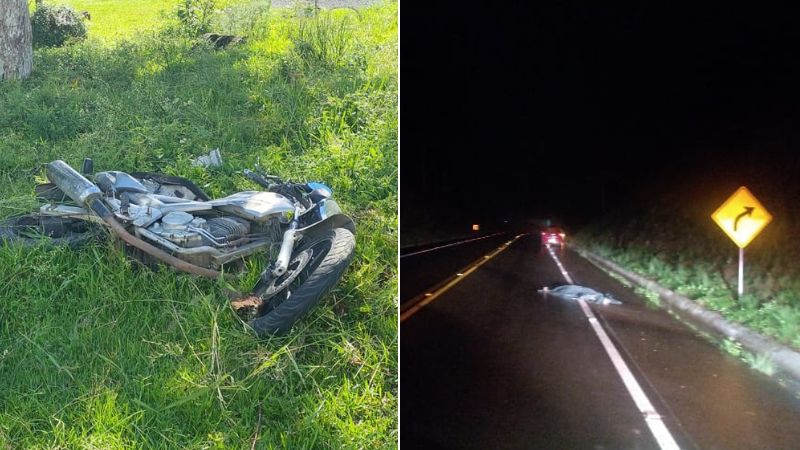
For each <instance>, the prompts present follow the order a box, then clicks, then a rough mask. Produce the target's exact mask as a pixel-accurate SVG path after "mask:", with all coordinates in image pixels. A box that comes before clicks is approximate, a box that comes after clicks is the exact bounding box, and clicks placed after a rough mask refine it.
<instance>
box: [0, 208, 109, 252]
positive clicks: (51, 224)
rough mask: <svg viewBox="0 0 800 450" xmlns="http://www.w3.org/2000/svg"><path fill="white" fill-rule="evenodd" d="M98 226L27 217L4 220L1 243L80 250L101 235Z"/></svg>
mask: <svg viewBox="0 0 800 450" xmlns="http://www.w3.org/2000/svg"><path fill="white" fill-rule="evenodd" d="M97 231H98V230H97V226H95V225H93V224H90V223H88V222H86V221H85V220H80V219H70V218H64V217H55V216H44V215H41V214H24V215H21V216H14V217H9V218H7V219H4V220H0V243H2V242H6V243H7V244H9V245H24V246H29V247H32V246H36V245H41V244H43V243H44V244H49V245H55V246H67V247H69V248H73V249H75V248H79V247H81V246H83V245H85V244H87V243H89V242H90V241H92V240H93V239H94V238H96V237H97V236H98V235H99V233H98V232H97Z"/></svg>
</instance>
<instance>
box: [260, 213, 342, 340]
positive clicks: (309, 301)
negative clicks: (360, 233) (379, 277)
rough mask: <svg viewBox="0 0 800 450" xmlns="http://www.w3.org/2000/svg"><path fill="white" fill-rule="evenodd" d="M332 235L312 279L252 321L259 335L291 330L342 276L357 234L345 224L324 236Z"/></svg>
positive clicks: (276, 333)
mask: <svg viewBox="0 0 800 450" xmlns="http://www.w3.org/2000/svg"><path fill="white" fill-rule="evenodd" d="M331 235H332V237H331V248H330V250H329V251H328V254H327V255H325V257H324V258H323V260H322V262H321V263H320V265H319V266H318V267H317V269H316V270H315V271H314V272H313V273H311V274H310V275H309V277H308V279H306V281H305V282H304V283H303V284H302V285H300V287H298V288H297V290H296V291H294V292H292V295H291V296H290V297H289V298H288V299H287V300H286V301H284V302H283V303H281V304H280V305H278V306H277V307H276V308H275V309H274V310H272V311H270V312H269V313H268V314H266V315H263V316H261V317H258V318H256V319H254V320H253V321H252V322H251V323H250V326H252V327H253V329H254V330H255V331H256V332H257V333H258V334H259V335H261V336H267V335H281V334H284V333H286V332H288V331H289V330H290V329H291V327H292V325H293V324H294V323H295V322H296V321H297V320H298V319H299V318H300V317H302V316H303V315H305V314H306V313H307V312H308V311H310V310H311V308H313V307H314V306H315V305H316V304H317V303H318V302H319V300H320V299H321V298H322V297H324V296H325V294H327V293H328V291H329V290H330V289H331V288H332V287H333V286H334V285H335V284H336V283H337V282H338V281H339V279H340V278H341V277H342V275H343V274H344V271H345V269H347V266H349V265H350V262H351V260H352V258H353V253H354V250H355V245H356V241H355V236H353V233H351V232H350V231H349V230H347V229H344V228H335V229H333V230H329V231H326V232H325V233H323V234H322V235H320V236H321V238H325V237H327V236H331ZM317 239H320V237H317Z"/></svg>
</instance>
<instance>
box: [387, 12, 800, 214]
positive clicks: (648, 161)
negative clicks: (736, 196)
mask: <svg viewBox="0 0 800 450" xmlns="http://www.w3.org/2000/svg"><path fill="white" fill-rule="evenodd" d="M600 3H603V2H585V3H578V2H566V1H558V2H552V1H551V2H530V4H529V3H528V2H518V3H510V2H498V3H492V2H487V3H481V4H480V6H478V7H476V6H470V5H468V4H466V3H448V4H439V5H438V6H432V3H431V2H413V3H412V2H404V3H403V4H402V9H401V153H400V158H401V220H403V216H409V217H410V215H411V214H413V213H415V212H419V211H423V210H424V211H435V209H433V208H435V207H436V206H437V205H440V206H441V205H447V207H448V209H447V211H448V214H453V215H463V216H464V217H468V216H474V214H475V211H476V210H479V211H481V212H482V213H484V214H493V215H497V214H503V215H509V216H513V217H514V218H525V217H541V216H547V215H552V216H556V217H561V218H562V219H563V221H564V222H571V223H575V224H581V223H584V222H586V221H587V220H591V219H592V218H595V217H597V216H598V215H602V214H605V213H607V212H608V211H609V210H611V209H613V206H614V205H619V204H629V205H630V204H646V203H647V202H648V201H651V200H652V201H655V199H656V198H659V199H660V198H673V199H675V198H676V197H678V198H680V197H681V196H698V195H699V196H702V195H704V194H703V193H714V194H715V195H718V193H720V192H727V191H728V190H730V192H732V191H733V189H734V188H735V187H738V186H739V185H741V184H746V185H748V186H751V187H752V188H753V189H754V190H755V192H756V193H757V194H758V193H759V192H761V193H764V194H763V195H771V194H772V193H773V192H779V193H780V194H781V195H783V196H784V200H783V201H784V203H785V202H786V200H785V199H786V198H792V196H794V195H795V194H798V195H800V158H799V157H798V156H797V153H798V152H800V14H798V13H800V11H798V10H778V9H768V8H767V7H764V6H761V5H759V3H758V2H753V4H752V5H751V6H749V7H745V6H742V5H739V4H737V3H736V2H729V3H720V4H710V3H705V2H692V3H691V4H687V5H683V6H682V5H680V4H679V3H677V2H660V3H656V2H644V1H642V2H625V3H622V2H611V3H612V4H611V5H601V4H600ZM756 5H758V6H756ZM436 8H438V9H436ZM708 195H711V194H708ZM712 197H713V196H712ZM684 198H685V197H684ZM722 199H723V200H724V197H723V198H722ZM686 201H691V200H688V199H687V200H686ZM704 201H707V202H709V204H711V203H710V202H715V201H717V198H716V197H713V198H709V199H706V198H703V199H701V200H700V203H703V202H704ZM776 201H777V200H776ZM704 207H705V205H704ZM708 213H709V214H710V213H711V211H708ZM416 216H419V214H417V215H416ZM413 222H414V221H413V220H410V221H406V222H403V223H405V224H406V225H407V224H411V225H409V226H413ZM406 225H403V226H404V227H405V226H406Z"/></svg>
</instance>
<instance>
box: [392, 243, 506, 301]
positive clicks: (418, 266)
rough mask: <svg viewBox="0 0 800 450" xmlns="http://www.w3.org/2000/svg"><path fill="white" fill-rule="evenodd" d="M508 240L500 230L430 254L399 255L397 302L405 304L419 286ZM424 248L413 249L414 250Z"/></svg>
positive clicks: (420, 289)
mask: <svg viewBox="0 0 800 450" xmlns="http://www.w3.org/2000/svg"><path fill="white" fill-rule="evenodd" d="M508 239H509V235H508V234H506V233H501V234H498V235H497V236H490V237H488V236H487V237H486V238H485V239H480V240H475V241H472V242H467V243H464V244H460V245H453V246H451V247H446V248H443V249H441V250H436V251H435V252H432V253H422V254H418V255H410V256H404V255H402V254H401V255H400V271H401V272H402V273H403V280H404V281H403V282H402V283H401V284H400V303H401V304H403V303H406V302H407V301H408V300H411V299H413V298H414V296H416V295H419V294H421V293H422V290H423V289H426V288H429V287H431V286H433V285H435V284H436V283H438V282H440V281H442V280H444V279H446V278H448V277H450V276H452V275H453V274H455V273H456V272H457V271H459V270H460V269H462V268H464V266H466V265H467V264H468V263H470V262H472V261H473V260H475V259H478V258H480V257H481V256H483V255H485V254H486V253H489V252H490V251H492V250H493V249H495V248H497V247H498V246H499V245H500V244H502V243H503V242H505V241H507V240H508ZM433 247H437V246H433ZM425 249H426V248H425V247H420V248H415V249H414V252H417V251H421V250H423V251H424V250H425Z"/></svg>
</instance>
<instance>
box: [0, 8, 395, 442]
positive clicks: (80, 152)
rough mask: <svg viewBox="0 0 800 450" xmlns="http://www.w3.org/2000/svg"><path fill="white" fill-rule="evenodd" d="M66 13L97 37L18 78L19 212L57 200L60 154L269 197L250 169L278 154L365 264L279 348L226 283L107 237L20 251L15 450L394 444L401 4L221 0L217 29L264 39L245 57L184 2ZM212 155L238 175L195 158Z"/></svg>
mask: <svg viewBox="0 0 800 450" xmlns="http://www.w3.org/2000/svg"><path fill="white" fill-rule="evenodd" d="M64 3H66V4H69V5H71V6H73V7H74V8H75V9H76V10H87V11H89V13H90V14H91V21H90V22H89V23H88V24H87V28H88V38H87V39H86V40H84V41H81V42H76V43H73V44H71V45H67V46H64V47H59V48H40V49H37V50H36V53H35V62H34V64H35V67H34V73H33V75H32V77H31V78H30V79H29V80H26V81H25V82H21V83H20V82H14V83H7V84H2V85H0V193H2V196H0V197H1V198H0V217H7V216H11V215H14V214H19V213H23V212H26V211H29V210H30V209H32V208H36V207H38V202H37V201H36V199H35V197H34V191H33V188H34V183H35V181H36V180H38V181H43V170H42V164H43V163H47V162H49V161H52V160H54V159H63V160H65V161H67V162H68V163H70V164H72V165H73V167H80V163H81V161H82V159H83V158H84V157H91V158H93V159H94V164H95V170H123V171H134V170H143V171H160V172H164V173H169V174H175V175H180V176H185V177H187V178H190V179H192V180H194V181H195V182H197V183H198V185H200V186H201V187H202V188H203V189H204V190H206V191H207V192H208V193H209V194H210V195H212V196H220V195H225V194H228V193H231V192H235V191H238V190H245V189H254V188H255V185H254V184H252V183H251V182H250V181H249V180H247V179H245V178H244V177H242V176H241V175H240V174H239V173H240V171H241V169H244V168H252V167H253V166H254V165H255V164H257V163H259V164H260V165H261V166H262V167H263V168H264V169H265V170H266V171H268V172H270V173H273V174H276V175H279V176H282V177H284V178H290V179H293V180H310V181H314V180H318V181H322V182H324V183H326V184H328V185H330V186H331V187H332V188H333V191H334V195H335V197H336V198H337V200H339V203H340V204H341V206H342V209H343V210H345V212H347V213H349V214H351V215H352V216H353V217H354V219H355V221H356V226H357V235H356V238H357V245H356V255H355V258H354V262H353V263H352V264H351V266H350V268H349V269H348V271H347V273H346V274H345V277H344V279H343V280H342V281H341V282H340V283H339V284H338V285H337V287H336V288H334V290H333V291H332V292H331V293H330V294H329V295H328V296H326V297H325V298H324V299H323V300H322V302H321V303H320V306H319V307H318V308H317V309H315V310H314V311H313V312H312V313H311V314H309V315H308V316H306V317H305V318H304V319H303V320H301V321H300V322H299V323H298V324H297V325H296V326H295V329H294V330H293V331H292V332H291V333H290V334H289V335H287V336H285V337H276V338H271V339H262V340H259V339H257V338H255V336H254V335H253V333H252V332H251V331H250V330H249V329H248V328H247V327H246V325H245V324H243V323H242V322H241V321H240V320H239V319H238V318H237V317H236V315H235V313H234V312H233V311H232V310H231V308H230V307H229V305H228V300H227V298H226V297H225V295H223V290H224V289H223V288H224V287H225V286H221V285H220V284H219V282H215V281H210V280H200V279H196V278H193V277H191V276H187V275H182V274H181V275H179V274H176V273H175V272H172V271H169V270H161V271H157V272H153V271H150V270H146V269H144V268H142V267H140V266H139V265H138V264H137V263H135V262H131V261H130V260H128V259H126V258H125V256H124V255H123V254H122V252H121V251H120V250H119V249H118V248H117V247H116V246H114V245H112V244H109V243H97V244H94V245H92V246H90V247H88V248H86V249H82V250H80V251H72V250H69V249H65V248H48V247H46V246H41V247H39V248H33V249H29V248H19V247H13V246H12V247H9V246H0V280H2V282H0V380H2V389H0V448H4V449H5V448H9V449H17V448H103V449H130V448H163V449H175V448H188V449H213V448H220V449H221V448H237V449H239V448H251V445H253V443H254V442H255V443H256V444H255V447H254V448H394V447H396V445H397V439H398V424H397V407H398V396H397V388H398V375H397V374H398V367H397V345H398V344H397V341H398V330H397V290H398V286H397V267H396V264H397V241H398V236H397V172H398V152H397V150H398V149H397V139H398V135H397V92H398V86H397V84H398V73H397V54H398V53H397V49H398V41H397V38H398V33H397V3H396V2H386V3H383V4H381V5H378V6H373V7H369V8H365V9H360V10H358V11H354V10H352V9H336V10H332V11H325V10H323V11H320V12H319V13H314V12H313V11H308V10H302V9H281V10H278V9H270V8H269V7H268V3H266V2H255V1H241V2H236V1H227V2H224V3H223V2H217V3H216V7H215V11H216V12H215V13H214V15H213V17H212V21H211V22H210V26H211V30H212V31H219V32H223V33H235V34H237V35H242V36H246V41H245V42H244V43H240V44H236V45H231V46H229V47H228V48H225V49H215V48H214V47H213V45H211V44H208V43H205V42H203V41H201V40H198V39H197V38H196V37H194V36H193V34H196V32H197V30H189V29H187V23H185V22H182V21H181V20H179V18H178V16H177V14H176V7H177V6H178V4H179V3H183V2H182V1H181V2H178V1H165V0H148V1H144V2H141V1H133V0H126V1H119V0H118V1H103V0H84V1H79V0H74V1H64ZM161 6H163V7H161ZM156 10H158V11H163V13H162V12H159V13H157V14H156V13H153V11H156ZM214 148H219V149H220V152H221V153H222V157H223V160H224V164H223V166H222V167H219V168H202V167H194V166H192V164H191V159H192V158H195V157H197V156H199V155H202V154H205V153H207V152H208V151H209V150H211V149H214ZM245 278H247V277H245ZM247 283H252V279H250V280H244V281H243V282H242V285H241V286H235V287H238V288H241V289H246V288H247V287H248V286H246V284H247Z"/></svg>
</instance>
